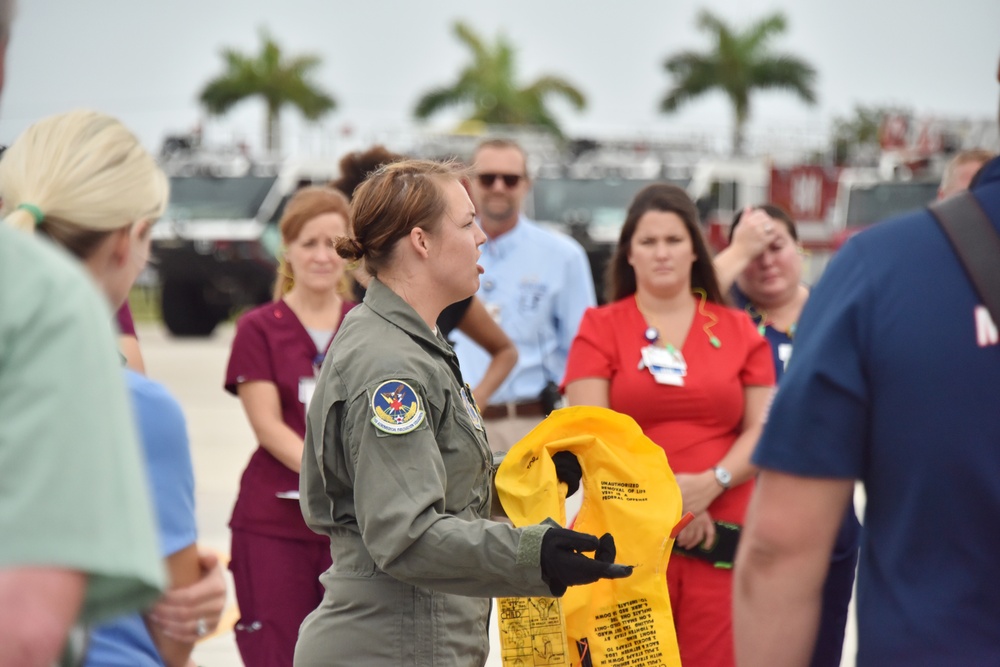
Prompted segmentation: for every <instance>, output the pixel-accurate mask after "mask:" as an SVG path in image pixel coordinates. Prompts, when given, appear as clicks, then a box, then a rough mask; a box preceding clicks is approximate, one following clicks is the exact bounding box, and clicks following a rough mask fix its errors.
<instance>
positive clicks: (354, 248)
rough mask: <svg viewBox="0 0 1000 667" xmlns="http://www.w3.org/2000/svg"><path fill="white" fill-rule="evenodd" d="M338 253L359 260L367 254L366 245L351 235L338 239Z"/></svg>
mask: <svg viewBox="0 0 1000 667" xmlns="http://www.w3.org/2000/svg"><path fill="white" fill-rule="evenodd" d="M337 254H338V255H340V256H341V257H343V258H344V259H348V260H352V261H353V260H359V259H361V258H362V257H364V256H365V247H364V246H363V245H361V242H360V241H358V240H357V239H355V238H351V237H349V236H341V237H340V238H339V239H337Z"/></svg>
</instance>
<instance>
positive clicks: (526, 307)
mask: <svg viewBox="0 0 1000 667" xmlns="http://www.w3.org/2000/svg"><path fill="white" fill-rule="evenodd" d="M473 162H474V167H475V170H476V177H475V178H474V179H473V181H472V199H473V202H474V203H475V205H476V213H477V215H478V216H479V223H480V225H482V228H483V231H484V232H485V233H486V236H487V237H488V240H487V242H486V243H485V244H484V245H483V256H482V258H481V259H480V264H481V265H482V266H483V267H484V268H485V269H486V274H485V275H484V276H483V277H482V280H481V282H480V287H479V292H478V295H479V298H480V299H482V300H483V302H484V303H485V304H486V307H487V309H488V310H489V311H490V313H491V314H492V315H493V318H494V319H495V320H496V321H497V323H499V325H500V327H501V328H502V329H503V330H504V332H505V333H506V334H507V335H508V336H509V337H510V338H511V340H513V341H514V344H515V345H516V346H517V352H518V362H517V365H516V366H515V367H514V370H513V371H512V372H511V374H510V375H509V376H508V377H507V380H506V381H505V382H504V383H503V384H502V385H501V386H500V388H499V389H498V390H497V391H496V393H494V394H493V396H492V399H491V403H490V405H488V406H480V409H481V410H482V412H483V417H484V418H485V420H486V428H487V433H488V435H489V439H490V446H491V447H492V448H493V449H494V451H503V450H506V449H509V448H510V446H511V445H513V444H514V443H515V442H517V441H518V440H520V439H521V438H522V437H523V436H524V435H525V434H527V433H528V431H530V430H531V429H532V428H534V427H535V425H537V424H538V423H539V422H540V421H541V420H542V418H543V417H544V416H545V412H546V409H547V408H548V407H549V406H548V405H546V401H545V400H543V399H542V393H543V390H545V388H546V385H548V384H549V383H553V384H558V383H559V382H560V381H561V380H562V376H563V372H564V371H565V368H566V355H567V354H568V353H569V347H570V343H572V341H573V337H574V336H575V335H576V330H577V327H578V325H579V324H580V319H581V318H582V317H583V311H584V310H586V309H587V308H588V307H590V306H593V305H594V303H595V298H594V283H593V279H592V277H591V272H590V266H589V264H588V262H587V255H586V253H585V252H584V250H583V248H582V247H580V244H578V243H577V242H576V241H574V240H573V239H571V238H570V237H568V236H565V235H563V234H558V233H555V232H551V231H548V230H546V229H543V228H542V227H540V226H538V225H537V224H535V223H534V222H532V221H531V220H528V219H527V218H525V217H524V216H523V215H521V204H522V202H523V201H524V197H525V195H527V193H528V190H529V189H530V188H531V180H530V179H529V178H528V174H527V161H526V158H525V154H524V151H523V150H522V149H521V147H520V146H518V145H517V144H516V143H514V142H512V141H508V140H504V139H492V140H488V141H485V142H483V143H482V144H480V145H479V147H478V148H477V149H476V152H475V153H474V154H473ZM454 338H455V351H456V353H457V354H458V357H459V360H460V363H461V365H462V373H463V375H464V376H465V379H466V381H468V382H469V383H470V384H472V385H473V386H475V385H476V383H477V382H479V380H480V378H481V377H482V375H483V373H484V372H485V371H486V367H487V365H488V364H489V359H490V357H489V355H488V354H487V353H486V352H485V351H484V350H483V349H482V348H480V347H478V346H477V345H476V344H475V343H473V342H472V341H471V340H469V339H468V338H467V337H465V336H464V335H462V334H461V333H460V332H455V334H454Z"/></svg>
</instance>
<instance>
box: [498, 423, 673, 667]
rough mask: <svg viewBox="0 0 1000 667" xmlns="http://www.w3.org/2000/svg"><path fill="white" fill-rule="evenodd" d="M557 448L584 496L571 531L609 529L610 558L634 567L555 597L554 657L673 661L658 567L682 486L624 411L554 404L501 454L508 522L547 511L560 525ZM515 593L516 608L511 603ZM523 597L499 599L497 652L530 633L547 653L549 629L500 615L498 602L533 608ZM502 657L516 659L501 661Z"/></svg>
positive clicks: (626, 666)
mask: <svg viewBox="0 0 1000 667" xmlns="http://www.w3.org/2000/svg"><path fill="white" fill-rule="evenodd" d="M564 450H565V451H570V452H572V453H573V454H575V455H576V457H577V459H578V460H579V461H580V467H581V468H582V470H583V477H582V479H581V482H580V484H581V487H582V488H583V502H582V504H581V506H580V511H579V513H578V514H577V516H576V521H575V522H574V525H573V528H574V530H579V531H582V532H585V533H591V534H593V535H597V536H600V535H602V534H604V533H606V532H609V533H611V534H612V535H614V538H615V546H616V547H617V551H618V554H617V557H616V558H615V562H618V563H623V564H625V565H632V566H634V569H633V570H632V576H630V577H627V578H625V579H602V580H600V581H597V582H595V583H593V584H590V585H587V586H571V587H570V588H569V589H568V590H567V591H566V594H565V596H563V598H562V600H561V603H562V615H563V616H564V617H565V624H566V636H567V638H568V644H569V646H568V647H567V655H566V658H567V660H566V661H565V662H563V663H562V664H572V665H585V666H586V665H593V666H594V667H679V666H680V664H681V662H680V654H679V652H678V650H677V636H676V634H675V633H674V620H673V614H672V613H671V610H670V597H669V594H668V593H667V579H666V576H665V575H666V570H667V561H668V559H669V558H670V549H671V547H672V546H673V541H674V540H673V538H672V537H671V536H670V535H671V532H672V530H673V529H674V527H675V526H676V525H677V524H678V521H679V520H680V518H681V493H680V489H679V488H678V487H677V480H676V479H675V478H674V474H673V472H672V471H671V470H670V466H669V465H668V464H667V458H666V456H665V455H664V453H663V450H662V449H661V448H660V447H659V446H657V445H656V444H655V443H653V441H651V440H650V439H649V438H647V437H646V436H645V435H643V433H642V429H640V428H639V425H638V424H636V423H635V421H634V420H633V419H632V418H630V417H628V416H626V415H622V414H619V413H617V412H614V411H612V410H608V409H606V408H595V407H573V408H564V409H561V410H556V411H555V412H553V413H552V414H551V415H549V416H548V417H547V418H546V419H545V420H543V421H542V423H541V424H539V425H538V426H537V427H535V429H534V430H532V431H531V432H530V433H529V434H528V435H527V436H525V437H524V438H523V439H522V440H521V441H519V442H518V443H517V444H516V445H515V446H514V447H513V448H512V449H511V450H510V451H509V452H508V453H507V456H506V457H505V459H504V461H503V463H502V464H501V465H500V468H499V470H498V471H497V475H496V486H497V493H498V495H499V498H500V502H501V504H502V505H503V508H504V511H505V512H506V513H507V516H508V517H509V518H510V520H511V521H512V522H513V523H514V525H515V526H523V525H529V524H534V523H539V522H541V521H543V520H545V519H546V518H552V519H554V520H556V521H558V522H559V523H560V524H561V525H565V523H566V509H565V507H566V506H565V488H566V487H565V485H564V484H560V482H559V481H558V479H557V477H556V471H555V465H554V464H553V462H552V455H553V454H555V453H556V452H560V451H564ZM560 486H561V487H562V488H560ZM517 600H521V601H522V603H521V606H520V607H516V606H511V604H513V603H514V602H516V601H517ZM524 600H525V599H523V598H515V599H507V600H506V601H505V600H503V599H502V600H498V608H499V609H500V610H501V612H500V614H498V616H500V619H499V622H500V630H501V632H500V635H501V643H502V644H504V646H502V656H504V657H506V656H507V655H510V656H511V657H514V656H515V653H516V651H508V650H507V648H508V647H507V645H506V642H507V641H509V640H511V639H515V640H516V641H518V642H520V645H521V646H522V648H523V647H524V646H526V645H529V639H528V637H529V636H530V637H532V639H531V640H530V642H531V643H533V644H535V647H534V649H533V650H534V651H535V652H537V651H538V650H539V648H538V643H539V641H541V642H546V641H547V642H548V643H547V644H544V645H543V646H544V647H545V650H547V651H550V652H552V651H553V649H552V648H551V647H552V646H556V645H557V644H556V643H555V642H553V641H552V637H553V634H552V629H551V627H549V628H548V629H547V630H546V629H545V626H541V627H540V628H539V632H537V633H535V632H531V631H530V629H529V624H528V623H527V622H526V621H525V620H523V619H522V618H520V617H519V618H516V619H512V618H508V619H504V618H503V616H504V609H505V608H506V609H507V611H508V613H507V616H508V617H510V616H512V615H515V614H517V613H518V612H517V611H516V610H517V609H522V610H525V611H528V610H532V611H533V610H534V609H535V607H534V606H531V605H533V604H537V603H532V602H530V600H534V598H532V599H529V601H528V602H523V601H524ZM538 600H546V598H539V599H538ZM505 602H507V606H506V607H505V606H504V605H505ZM549 602H553V601H552V600H549ZM546 616H547V618H550V619H552V618H558V617H559V614H558V610H557V609H549V610H548V613H547V615H546ZM505 621H506V625H505ZM512 624H516V626H517V627H514V628H512ZM519 634H520V636H519ZM508 664H510V665H513V664H516V662H515V661H513V660H512V661H510V662H508V661H507V660H506V659H505V660H504V665H508ZM523 664H535V663H534V662H525V663H523ZM546 664H558V663H557V662H547V663H546Z"/></svg>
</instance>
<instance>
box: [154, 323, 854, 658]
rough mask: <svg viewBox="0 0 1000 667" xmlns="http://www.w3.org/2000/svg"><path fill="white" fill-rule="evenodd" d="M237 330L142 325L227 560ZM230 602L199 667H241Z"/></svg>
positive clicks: (201, 514) (201, 516)
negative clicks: (181, 419) (230, 388)
mask: <svg viewBox="0 0 1000 667" xmlns="http://www.w3.org/2000/svg"><path fill="white" fill-rule="evenodd" d="M233 331H234V328H233V325H232V324H225V325H222V326H220V327H219V328H218V329H217V330H216V331H215V333H214V335H213V336H211V337H209V338H187V339H185V338H172V337H170V336H169V335H167V334H166V332H165V331H164V329H163V328H162V326H161V325H159V324H140V325H138V333H139V341H140V345H141V346H142V353H143V358H144V360H145V363H146V372H147V374H148V375H149V376H150V377H152V378H154V379H156V380H158V381H160V382H162V383H163V384H165V385H166V386H167V387H168V388H169V389H170V390H171V392H172V393H173V394H174V396H176V397H177V399H178V400H179V401H180V403H181V406H182V408H183V410H184V414H185V416H186V417H187V425H188V434H189V436H190V439H191V451H192V457H193V461H194V468H195V484H196V485H195V494H196V503H197V510H196V511H197V519H198V530H199V542H200V544H201V545H203V546H206V547H209V548H212V549H215V550H217V551H218V552H219V553H220V554H222V556H223V557H227V556H228V553H229V528H228V526H227V524H228V521H229V514H230V512H231V510H232V505H233V502H234V500H235V499H236V491H237V489H238V487H239V478H240V475H241V473H242V471H243V468H244V466H245V465H246V463H247V461H248V460H249V458H250V455H251V454H252V453H253V451H254V449H255V448H256V441H255V439H254V436H253V432H252V431H251V429H250V426H249V424H248V422H247V420H246V417H245V416H244V414H243V410H242V408H241V406H240V403H239V401H238V400H237V399H236V398H235V397H234V396H231V395H230V394H228V393H227V392H226V391H225V390H224V389H223V387H222V382H223V378H224V374H225V369H226V363H227V361H228V358H229V347H230V344H231V343H232V338H233ZM229 597H230V602H229V604H228V606H227V610H226V612H225V613H224V616H223V626H222V627H220V631H219V632H218V633H217V634H216V635H214V636H212V637H209V638H206V639H205V640H203V641H202V642H200V643H199V644H198V646H197V647H196V648H195V651H194V655H193V658H194V661H195V663H196V664H197V665H199V666H200V667H242V665H243V663H242V661H241V660H240V657H239V652H238V651H237V649H236V642H235V639H234V637H233V633H232V624H233V623H234V622H235V620H236V615H237V611H236V605H235V596H234V594H233V589H232V580H230V581H229ZM495 618H496V615H495V614H494V619H495ZM853 625H854V624H853V614H852V622H851V624H850V626H849V627H848V636H847V641H846V643H845V658H844V660H843V661H842V663H841V665H842V667H853V665H854V651H855V648H854V647H855V646H856V640H855V635H854V627H853ZM490 645H491V647H492V648H493V651H492V653H491V655H490V658H489V660H488V661H487V663H486V664H487V667H500V666H501V665H502V662H501V660H500V655H499V646H500V642H499V636H498V633H497V629H496V623H495V621H494V622H493V623H492V627H491V630H490Z"/></svg>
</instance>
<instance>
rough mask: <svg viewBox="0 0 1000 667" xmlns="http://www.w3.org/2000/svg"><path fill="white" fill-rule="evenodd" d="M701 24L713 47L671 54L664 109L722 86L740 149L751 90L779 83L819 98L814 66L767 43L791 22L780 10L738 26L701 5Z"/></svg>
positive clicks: (740, 149)
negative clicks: (671, 80) (669, 84)
mask: <svg viewBox="0 0 1000 667" xmlns="http://www.w3.org/2000/svg"><path fill="white" fill-rule="evenodd" d="M698 27H699V28H700V29H702V30H705V31H707V32H709V33H711V34H712V37H713V39H714V41H715V45H714V48H713V49H712V50H710V51H707V52H705V53H697V52H694V51H683V52H681V53H677V54H675V55H673V56H670V57H669V58H667V60H666V61H665V62H664V63H663V66H664V68H665V69H666V70H667V72H669V73H670V74H671V75H672V76H673V78H674V87H673V88H672V89H671V90H670V91H669V92H668V93H667V95H666V97H664V98H663V101H662V102H661V103H660V111H663V112H665V113H669V112H672V111H675V110H677V108H678V107H680V106H681V105H682V104H684V103H685V102H688V101H689V100H691V99H693V98H696V97H698V96H699V95H701V94H702V93H706V92H708V91H710V90H714V89H720V90H721V91H722V92H724V93H725V94H726V96H727V97H728V98H729V101H730V102H732V105H733V111H734V112H735V123H734V127H733V151H734V152H735V153H737V154H740V153H742V152H743V140H744V130H745V128H746V123H747V119H748V118H749V117H750V94H751V93H752V92H754V91H755V90H766V89H769V88H779V89H785V90H789V91H791V92H794V93H796V94H797V95H798V96H799V97H800V98H801V99H802V100H803V101H805V102H807V103H809V104H813V103H815V102H816V92H815V90H814V89H813V84H814V82H815V80H816V70H815V69H813V67H812V65H810V64H809V63H807V62H805V61H804V60H801V59H799V58H797V57H795V56H793V55H788V54H781V53H773V52H772V51H771V50H770V49H769V48H768V47H769V45H770V41H771V38H772V37H774V36H775V35H777V34H780V33H782V32H784V31H785V29H786V27H787V26H786V21H785V17H784V15H783V14H781V13H780V12H777V13H775V14H772V15H771V16H767V17H765V18H763V19H761V20H759V21H757V22H756V23H754V24H752V25H751V26H750V27H748V28H747V29H746V30H743V31H737V30H733V28H731V27H730V26H729V25H727V24H726V23H725V22H723V20H722V19H720V18H719V17H717V16H716V15H714V14H712V13H711V12H709V11H707V10H703V11H702V12H701V13H699V15H698Z"/></svg>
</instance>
